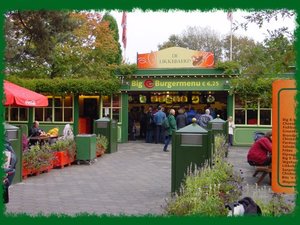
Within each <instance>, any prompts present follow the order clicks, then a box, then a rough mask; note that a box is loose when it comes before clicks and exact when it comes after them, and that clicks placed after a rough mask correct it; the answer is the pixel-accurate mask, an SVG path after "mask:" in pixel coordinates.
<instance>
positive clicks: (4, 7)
mask: <svg viewBox="0 0 300 225" xmlns="http://www.w3.org/2000/svg"><path fill="white" fill-rule="evenodd" d="M135 8H139V9H142V10H154V11H157V10H164V11H167V10H171V9H172V10H202V11H211V10H217V9H220V10H221V9H226V10H228V9H232V10H234V9H244V10H260V9H281V8H286V9H290V10H295V11H296V12H297V13H298V14H299V12H300V3H299V2H298V1H296V0H284V1H274V0H253V1H245V0H210V1H207V0H206V1H203V0H185V1H178V0H175V1H174V0H164V1H162V0H151V1H150V0H148V1H147V0H139V1H137V0H88V1H83V0H81V1H80V0H77V1H71V0H66V1H58V0H44V1H42V0H2V1H1V2H0V10H1V13H2V19H1V25H2V29H0V37H1V39H0V46H1V51H0V52H1V59H3V53H4V31H3V25H4V23H3V21H4V16H3V14H4V13H5V12H6V11H8V10H16V9H22V10H38V9H47V10H58V9H59V10H66V9H69V10H83V9H85V10H89V9H107V10H113V9H117V10H121V11H122V10H126V11H131V10H133V9H135ZM299 21H300V19H299V17H298V18H297V24H299ZM298 30H299V28H298ZM136 32H138V29H137V30H136ZM296 35H297V37H299V32H298V31H297V32H296ZM296 47H297V50H299V41H297V43H296ZM298 64H299V54H298V55H297V65H298ZM0 69H2V70H1V74H2V76H0V79H1V80H0V82H3V78H4V75H3V69H4V62H3V60H2V61H1V64H0ZM296 71H297V72H298V69H297V70H296ZM296 80H297V81H298V80H299V76H296ZM1 87H2V86H1ZM0 98H1V99H2V98H3V91H1V92H0ZM297 100H299V94H298V93H297ZM299 111H300V110H299V107H298V109H297V113H296V117H297V118H299ZM0 115H2V116H1V119H2V122H3V119H4V118H3V106H2V105H1V106H0ZM296 127H297V130H299V129H300V125H299V119H297V120H296ZM0 132H2V133H3V132H4V130H3V126H0ZM0 142H1V143H0V144H2V146H3V143H2V142H3V138H1V139H0ZM299 147H300V142H299V140H297V149H299ZM298 157H299V152H298V153H297V158H298ZM1 160H3V156H2V155H1ZM297 172H298V173H299V164H297ZM298 183H299V182H298ZM298 187H299V184H298V185H297V190H298ZM0 204H1V203H0ZM0 207H1V208H0V211H1V212H0V213H1V215H0V223H1V224H5V225H9V224H28V225H29V224H30V225H42V224H54V223H59V224H74V223H76V224H77V225H81V224H89V225H92V224H113V225H118V224H130V225H137V224H139V225H140V224H146V223H151V224H172V225H177V224H210V223H214V224H220V225H221V224H222V225H223V224H225V225H226V224H230V225H235V224H239V225H240V224H243V225H246V224H254V223H264V224H272V225H274V224H284V223H290V224H296V221H299V214H300V212H299V198H296V208H295V211H294V213H293V215H287V216H281V217H272V218H271V217H238V218H227V217H225V218H223V217H222V218H219V217H216V218H213V217H199V216H186V217H180V216H168V217H156V216H151V215H146V216H144V217H125V216H120V217H109V216H95V215H86V214H82V215H78V216H76V217H63V216H61V217H55V216H49V217H43V216H37V217H30V216H27V215H15V216H13V215H9V216H7V215H5V214H4V206H3V205H2V204H1V205H0ZM99 207H101V206H99Z"/></svg>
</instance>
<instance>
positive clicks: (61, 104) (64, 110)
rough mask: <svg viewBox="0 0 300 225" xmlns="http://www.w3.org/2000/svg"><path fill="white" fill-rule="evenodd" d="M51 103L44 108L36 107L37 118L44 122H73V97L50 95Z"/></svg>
mask: <svg viewBox="0 0 300 225" xmlns="http://www.w3.org/2000/svg"><path fill="white" fill-rule="evenodd" d="M48 103H49V105H48V106H47V107H43V108H35V120H38V121H44V122H72V121H73V98H72V97H71V96H65V97H48Z"/></svg>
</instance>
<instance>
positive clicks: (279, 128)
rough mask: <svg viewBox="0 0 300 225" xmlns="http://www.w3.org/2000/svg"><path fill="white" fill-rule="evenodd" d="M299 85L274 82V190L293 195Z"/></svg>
mask: <svg viewBox="0 0 300 225" xmlns="http://www.w3.org/2000/svg"><path fill="white" fill-rule="evenodd" d="M295 96H296V83H295V81H294V80H278V81H275V82H273V107H272V124H273V127H272V129H273V131H272V133H273V134H272V139H273V140H272V145H273V149H272V189H273V191H274V192H278V193H294V192H295V186H296V112H295V109H296V101H295Z"/></svg>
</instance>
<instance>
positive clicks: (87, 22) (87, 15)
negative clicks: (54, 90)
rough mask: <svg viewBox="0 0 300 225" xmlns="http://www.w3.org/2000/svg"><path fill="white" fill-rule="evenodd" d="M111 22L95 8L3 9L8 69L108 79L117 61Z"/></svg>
mask: <svg viewBox="0 0 300 225" xmlns="http://www.w3.org/2000/svg"><path fill="white" fill-rule="evenodd" d="M20 15H21V16H20ZM111 24H112V23H109V22H108V21H106V20H102V15H101V14H99V13H97V12H51V11H36V12H35V11H26V12H22V13H21V12H11V13H8V14H7V17H6V41H7V43H8V47H7V49H6V61H7V72H8V73H9V74H18V75H19V76H22V77H30V78H33V77H36V78H46V77H50V78H54V77H62V76H63V77H79V76H80V77H82V76H90V77H91V76H96V77H98V78H99V77H101V76H103V79H107V78H108V77H110V76H111V74H112V71H113V68H114V67H111V66H112V65H115V64H116V65H117V64H119V63H120V47H119V43H118V40H116V39H115V36H116V30H112V29H110V25H111ZM14 46H20V47H14ZM112 79H113V78H112Z"/></svg>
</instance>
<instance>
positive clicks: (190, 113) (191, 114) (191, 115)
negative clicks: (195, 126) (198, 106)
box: [187, 107, 196, 124]
mask: <svg viewBox="0 0 300 225" xmlns="http://www.w3.org/2000/svg"><path fill="white" fill-rule="evenodd" d="M195 115H196V111H195V110H194V108H193V107H191V108H190V110H189V111H188V112H187V121H188V124H191V123H192V119H193V118H194V117H195Z"/></svg>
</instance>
